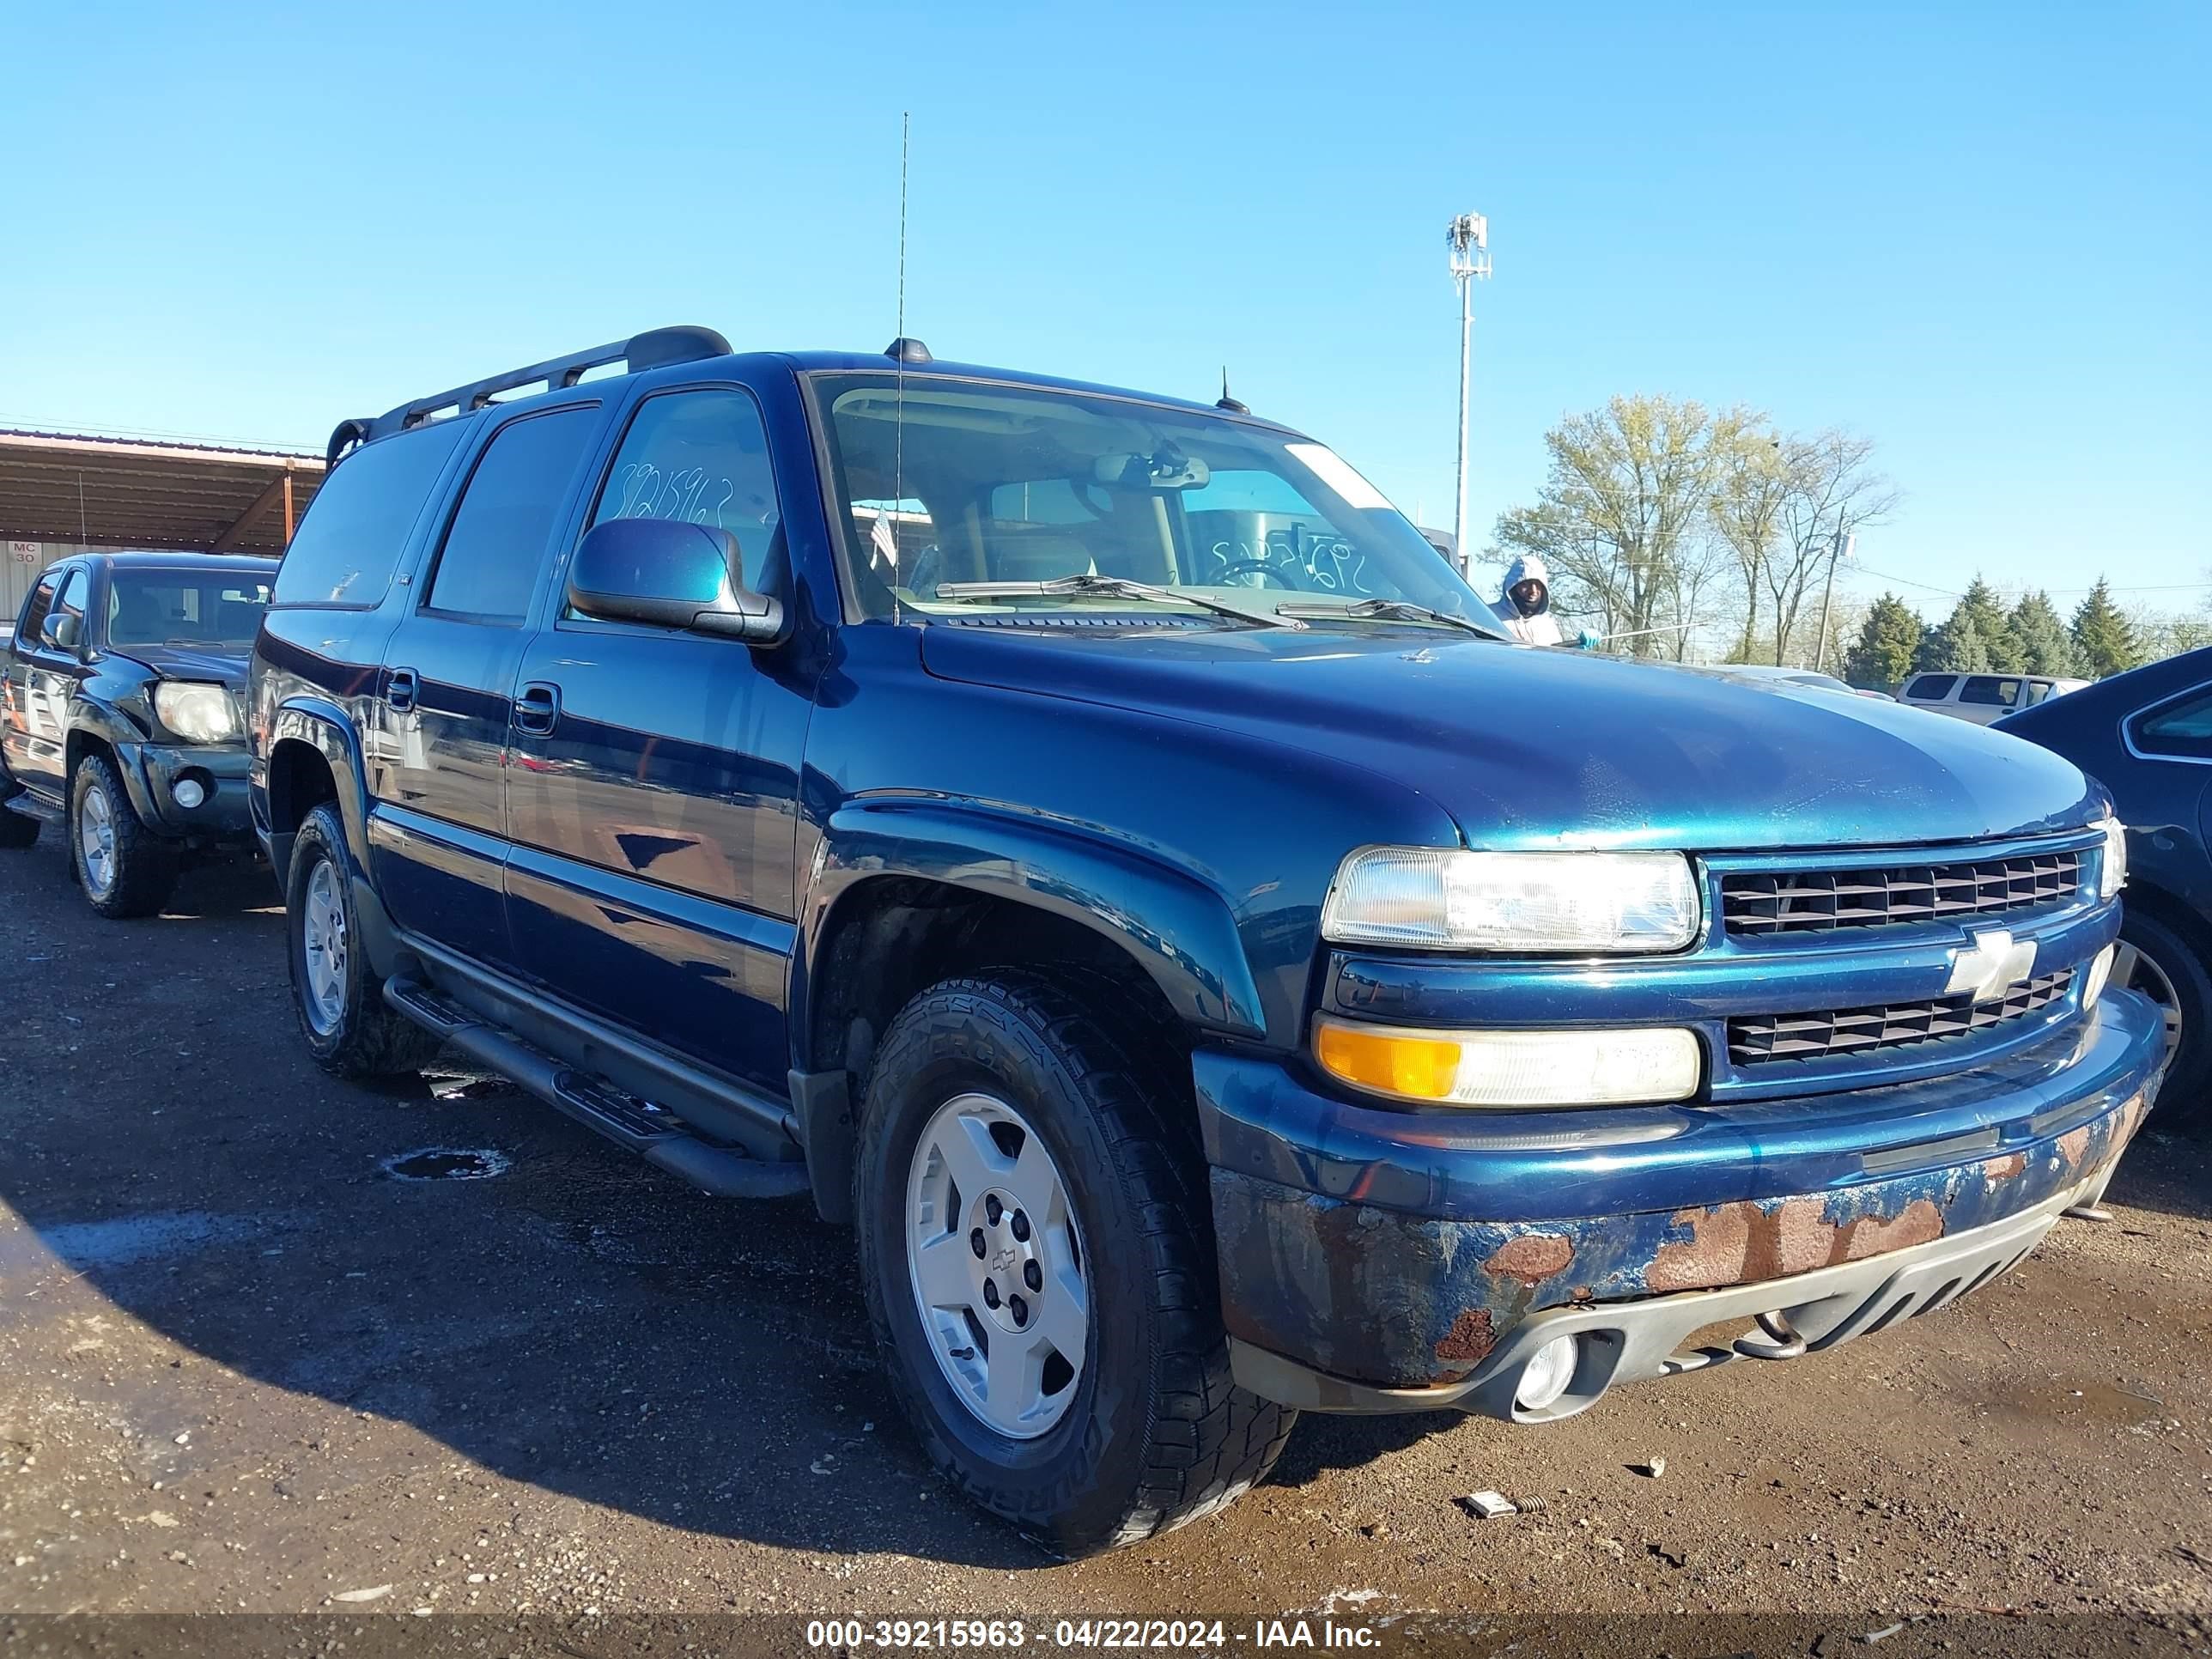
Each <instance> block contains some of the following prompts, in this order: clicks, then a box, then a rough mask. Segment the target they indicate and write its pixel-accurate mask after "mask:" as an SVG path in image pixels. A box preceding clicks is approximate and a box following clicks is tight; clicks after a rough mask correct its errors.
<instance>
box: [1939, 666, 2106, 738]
mask: <svg viewBox="0 0 2212 1659" xmlns="http://www.w3.org/2000/svg"><path fill="white" fill-rule="evenodd" d="M2089 684H2093V681H2089V680H2074V679H2060V678H2055V677H2053V676H2051V675H2049V674H1915V675H1914V676H1913V677H1912V678H1911V679H1909V680H1907V681H1905V684H1904V685H1903V687H1902V688H1900V689H1899V691H1898V694H1897V700H1898V702H1901V703H1903V704H1905V706H1906V707H1907V708H1925V709H1927V710H1929V712H1930V713H1932V714H1948V715H1950V716H1951V717H1952V718H1953V719H1954V720H1972V722H1973V723H1974V724H1975V725H1976V726H1989V725H1991V724H1994V723H1995V722H1996V721H1997V720H2001V719H2002V718H2003V717H2004V716H2005V715H2007V714H2011V713H2012V712H2013V711H2014V710H2015V709H2020V708H2034V707H2035V705H2036V704H2038V703H2039V702H2045V701H2046V700H2047V699H2049V698H2051V697H2056V696H2061V695H2063V693H2065V692H2068V691H2079V690H2081V688H2082V687H2083V686H2085V685H2089Z"/></svg>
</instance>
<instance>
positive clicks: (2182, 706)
mask: <svg viewBox="0 0 2212 1659" xmlns="http://www.w3.org/2000/svg"><path fill="white" fill-rule="evenodd" d="M2136 748H2138V749H2140V750H2142V751H2143V752H2144V753H2145V754H2148V755H2179V756H2182V757H2186V758H2188V759H2191V760H2205V759H2212V690H2197V691H2194V692H2191V694H2190V695H2189V696H2185V697H2184V698H2182V699H2181V700H2180V701H2179V702H2170V703H2168V704H2166V707H2165V708H2159V709H2154V710H2153V711H2152V712H2151V713H2150V714H2148V715H2146V716H2144V717H2143V719H2142V721H2141V723H2140V724H2138V725H2137V726H2136Z"/></svg>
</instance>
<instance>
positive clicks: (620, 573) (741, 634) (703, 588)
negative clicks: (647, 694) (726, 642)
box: [568, 519, 783, 645]
mask: <svg viewBox="0 0 2212 1659" xmlns="http://www.w3.org/2000/svg"><path fill="white" fill-rule="evenodd" d="M568 603H569V604H570V605H574V607H575V608H576V609H577V610H578V611H581V612H582V613H583V614H584V615H585V616H586V617H599V618H600V619H601V620H602V621H605V622H637V623H653V624H654V625H656V626H658V627H661V628H688V629H694V630H696V632H699V633H702V634H720V635H723V636H724V637H725V638H727V639H733V640H743V641H745V642H746V643H748V644H750V645H767V644H770V643H772V642H773V641H775V640H777V639H779V638H781V636H782V634H783V606H782V605H780V604H778V603H777V602H776V601H775V600H774V599H770V598H769V597H768V596H767V595H766V594H764V593H756V592H752V591H751V590H750V589H749V588H748V587H746V586H745V577H744V559H743V558H742V557H741V556H739V554H738V538H736V537H734V536H732V534H730V532H728V531H726V530H719V529H715V528H713V527H711V526H707V525H703V524H678V523H676V522H675V521H673V520H668V519H610V520H607V521H606V522H605V524H603V525H598V526H594V527H593V528H592V530H591V531H590V532H588V533H587V534H586V536H585V538H584V539H583V542H582V544H580V545H579V546H578V548H577V549H576V556H575V557H574V559H572V560H571V561H569V563H568Z"/></svg>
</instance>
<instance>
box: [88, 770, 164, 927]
mask: <svg viewBox="0 0 2212 1659" xmlns="http://www.w3.org/2000/svg"><path fill="white" fill-rule="evenodd" d="M69 803H70V810H69V851H70V870H71V872H73V873H74V874H75V875H76V884H77V885H78V887H79V888H81V889H82V890H83V892H84V902H86V903H87V904H89V905H90V906H91V907H92V908H93V909H94V911H95V912H97V913H98V914H99V915H103V916H106V917H107V918H108V919H109V920H110V921H126V920H129V919H131V918H132V917H137V916H150V915H158V914H160V912H161V907H162V906H163V905H165V904H167V902H169V895H170V894H171V893H172V892H173V891H174V890H175V889H176V885H177V849H176V848H174V847H173V846H171V845H170V844H169V843H168V842H166V841H163V840H162V839H161V836H157V835H155V833H154V832H153V831H152V830H150V829H148V828H147V827H146V826H145V825H144V824H143V823H140V822H139V821H138V811H137V808H136V807H134V806H132V805H131V793H130V791H129V790H127V789H125V787H123V779H122V777H121V775H119V774H118V772H117V771H116V769H115V763H114V762H113V761H112V760H110V759H108V757H106V755H104V754H102V753H101V752H100V750H96V749H95V750H91V751H90V752H89V753H88V754H87V755H86V756H85V757H84V758H83V759H82V760H80V761H79V762H78V763H76V771H75V772H73V773H72V774H70V792H69ZM94 815H104V820H105V823H106V828H107V830H108V834H109V836H111V838H112V842H113V846H114V851H113V854H112V857H113V860H114V872H113V874H112V877H111V878H110V879H109V881H108V883H107V885H106V890H105V891H100V890H96V889H95V887H94V883H93V881H92V879H91V878H90V873H89V868H88V865H87V863H86V857H85V848H84V826H85V823H86V821H87V819H88V816H94Z"/></svg>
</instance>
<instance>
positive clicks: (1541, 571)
mask: <svg viewBox="0 0 2212 1659" xmlns="http://www.w3.org/2000/svg"><path fill="white" fill-rule="evenodd" d="M1498 620H1499V621H1500V622H1502V623H1504V624H1505V627H1506V630H1507V631H1508V632H1509V633H1510V634H1511V635H1513V637H1514V638H1515V639H1516V640H1518V641H1521V643H1522V644H1523V645H1569V644H1573V645H1578V646H1580V647H1582V648H1583V650H1585V651H1594V650H1595V649H1596V648H1597V647H1598V644H1599V643H1600V641H1599V640H1598V636H1597V635H1595V634H1592V633H1590V632H1589V631H1588V630H1586V629H1585V630H1583V631H1580V632H1578V633H1577V635H1575V637H1574V638H1573V639H1572V640H1570V639H1569V638H1568V637H1567V635H1566V633H1565V630H1564V629H1561V628H1560V626H1559V618H1558V617H1555V616H1553V614H1552V573H1551V572H1550V571H1548V570H1547V569H1546V568H1544V562H1543V561H1542V560H1541V559H1540V558H1537V557H1535V556H1534V555H1533V554H1528V555H1523V556H1522V557H1520V558H1517V559H1516V560H1514V561H1513V562H1512V563H1511V564H1510V565H1508V566H1507V567H1506V568H1505V585H1504V587H1503V588H1501V589H1500V590H1499V591H1498Z"/></svg>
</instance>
